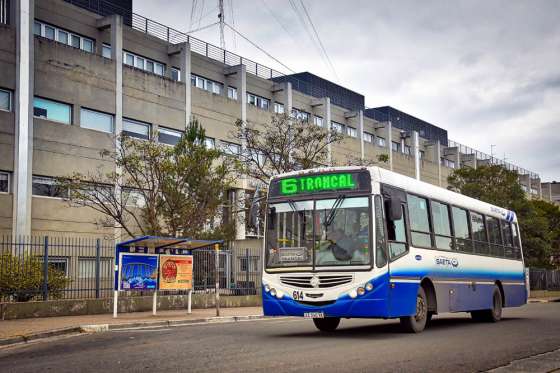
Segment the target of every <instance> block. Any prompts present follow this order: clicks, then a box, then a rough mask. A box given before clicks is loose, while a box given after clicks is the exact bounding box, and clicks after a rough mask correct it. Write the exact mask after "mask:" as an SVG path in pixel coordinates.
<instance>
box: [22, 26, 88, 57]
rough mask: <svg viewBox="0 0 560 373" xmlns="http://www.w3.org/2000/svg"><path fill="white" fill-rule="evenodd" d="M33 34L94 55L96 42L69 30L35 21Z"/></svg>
mask: <svg viewBox="0 0 560 373" xmlns="http://www.w3.org/2000/svg"><path fill="white" fill-rule="evenodd" d="M33 33H34V34H35V35H37V36H42V37H44V38H47V39H51V40H56V41H57V42H59V43H61V44H65V45H69V46H71V47H74V48H78V49H81V50H83V51H86V52H89V53H93V51H94V49H95V48H94V45H95V44H94V42H93V40H92V39H89V38H86V37H83V36H80V35H77V34H74V33H72V32H70V31H68V30H64V29H61V28H58V27H55V26H51V25H47V24H46V23H43V22H39V21H35V23H34V24H33Z"/></svg>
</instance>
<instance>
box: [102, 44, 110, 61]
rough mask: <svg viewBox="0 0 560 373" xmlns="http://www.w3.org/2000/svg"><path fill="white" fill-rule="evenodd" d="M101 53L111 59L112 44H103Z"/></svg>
mask: <svg viewBox="0 0 560 373" xmlns="http://www.w3.org/2000/svg"><path fill="white" fill-rule="evenodd" d="M101 55H102V56H103V57H105V58H109V59H111V46H110V45H107V44H103V47H102V49H101Z"/></svg>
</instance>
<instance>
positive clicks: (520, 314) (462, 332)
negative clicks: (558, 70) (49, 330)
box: [0, 303, 560, 373]
mask: <svg viewBox="0 0 560 373" xmlns="http://www.w3.org/2000/svg"><path fill="white" fill-rule="evenodd" d="M558 348H560V303H543V304H530V305H527V306H524V307H522V308H517V309H506V310H504V320H502V321H501V322H500V323H497V324H479V323H474V322H473V321H471V319H470V318H469V317H468V316H467V315H466V314H444V315H441V316H439V317H436V318H434V321H433V324H432V326H431V327H430V329H427V330H425V331H424V332H423V333H421V334H417V335H410V334H404V333H401V332H400V330H399V325H398V322H397V321H395V320H386V321H384V320H343V322H342V323H341V327H340V328H339V329H338V330H337V331H336V332H335V333H333V334H327V335H325V334H322V333H319V332H318V331H316V330H315V327H314V326H313V325H312V322H311V321H309V320H301V319H280V320H268V321H247V322H238V323H231V324H210V325H198V326H186V327H176V328H167V329H148V330H128V331H114V332H108V333H101V334H92V335H84V336H77V337H72V338H66V339H61V340H57V341H51V342H46V343H38V344H35V345H28V346H23V347H19V348H15V349H11V350H6V351H1V352H0V372H3V373H4V372H33V371H35V372H36V371H54V372H78V371H79V372H93V371H103V372H110V371H126V372H135V371H140V370H145V371H150V372H160V371H166V372H176V371H220V372H230V371H267V372H270V373H272V372H274V373H276V372H283V371H320V372H322V373H323V372H331V371H333V372H334V371H339V372H340V371H348V372H350V371H369V372H376V373H377V372H384V371H407V372H408V371H419V372H427V371H430V372H436V371H448V372H449V371H452V372H454V373H457V372H473V371H482V370H487V369H491V368H495V367H499V366H503V365H506V364H508V363H509V362H511V361H513V360H516V359H520V358H523V357H527V356H532V355H536V354H539V353H543V352H547V351H552V350H555V349H558Z"/></svg>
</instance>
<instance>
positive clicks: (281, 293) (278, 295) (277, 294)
mask: <svg viewBox="0 0 560 373" xmlns="http://www.w3.org/2000/svg"><path fill="white" fill-rule="evenodd" d="M283 296H284V292H283V291H282V290H278V291H277V292H276V298H278V299H282V297H283Z"/></svg>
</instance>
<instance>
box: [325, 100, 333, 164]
mask: <svg viewBox="0 0 560 373" xmlns="http://www.w3.org/2000/svg"><path fill="white" fill-rule="evenodd" d="M323 123H324V125H325V128H327V130H328V131H329V133H330V131H332V126H331V98H330V97H323ZM327 163H328V165H329V166H332V144H331V143H329V144H328V145H327Z"/></svg>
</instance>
